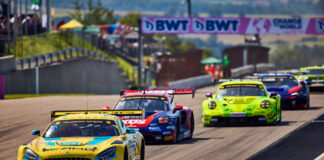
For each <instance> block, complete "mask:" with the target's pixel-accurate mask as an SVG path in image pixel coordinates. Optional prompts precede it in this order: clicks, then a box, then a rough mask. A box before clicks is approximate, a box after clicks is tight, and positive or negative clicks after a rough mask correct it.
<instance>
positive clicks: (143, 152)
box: [141, 140, 145, 160]
mask: <svg viewBox="0 0 324 160" xmlns="http://www.w3.org/2000/svg"><path fill="white" fill-rule="evenodd" d="M144 159H145V146H144V140H142V143H141V160H144Z"/></svg>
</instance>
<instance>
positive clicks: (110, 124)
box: [44, 120, 119, 138]
mask: <svg viewBox="0 0 324 160" xmlns="http://www.w3.org/2000/svg"><path fill="white" fill-rule="evenodd" d="M118 135H119V132H118V128H117V126H116V124H115V122H114V121H112V120H64V121H56V122H53V123H52V124H51V126H50V127H49V128H48V129H47V131H46V132H45V134H44V137H45V138H56V137H100V136H118Z"/></svg>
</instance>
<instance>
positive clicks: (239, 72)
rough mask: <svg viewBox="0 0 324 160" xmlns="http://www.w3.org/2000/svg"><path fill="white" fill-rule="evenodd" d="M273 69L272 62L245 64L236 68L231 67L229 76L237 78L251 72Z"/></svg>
mask: <svg viewBox="0 0 324 160" xmlns="http://www.w3.org/2000/svg"><path fill="white" fill-rule="evenodd" d="M272 69H274V65H273V64H268V63H259V64H256V65H255V66H254V65H246V66H242V67H238V68H234V69H231V77H232V78H238V77H243V76H246V75H249V74H251V73H258V72H266V71H269V70H272Z"/></svg>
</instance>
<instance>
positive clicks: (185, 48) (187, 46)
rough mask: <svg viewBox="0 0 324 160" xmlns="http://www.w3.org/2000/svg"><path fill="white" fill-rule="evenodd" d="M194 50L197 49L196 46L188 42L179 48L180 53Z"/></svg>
mask: <svg viewBox="0 0 324 160" xmlns="http://www.w3.org/2000/svg"><path fill="white" fill-rule="evenodd" d="M195 49H197V47H196V45H195V44H194V43H192V42H191V41H188V40H187V41H185V42H184V43H182V44H181V45H180V46H179V51H180V52H186V51H189V50H195Z"/></svg>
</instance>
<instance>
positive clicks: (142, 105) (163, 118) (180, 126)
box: [102, 89, 195, 143]
mask: <svg viewBox="0 0 324 160" xmlns="http://www.w3.org/2000/svg"><path fill="white" fill-rule="evenodd" d="M177 94H192V95H193V96H194V89H175V90H172V89H151V90H124V91H121V97H120V98H119V100H118V101H117V103H116V104H115V106H114V108H112V109H113V110H143V112H145V118H144V119H141V117H134V116H133V117H132V116H125V117H122V119H123V121H124V123H125V124H126V125H127V126H128V127H129V128H133V129H135V130H138V131H139V132H141V133H142V134H143V135H144V138H145V142H147V143H158V142H171V143H177V142H178V141H180V140H183V139H191V138H192V136H193V132H194V127H195V126H194V124H195V123H194V114H193V111H192V109H190V108H188V107H185V106H183V105H179V104H176V103H175V101H174V95H177ZM102 109H103V110H109V106H107V107H103V108H102Z"/></svg>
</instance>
